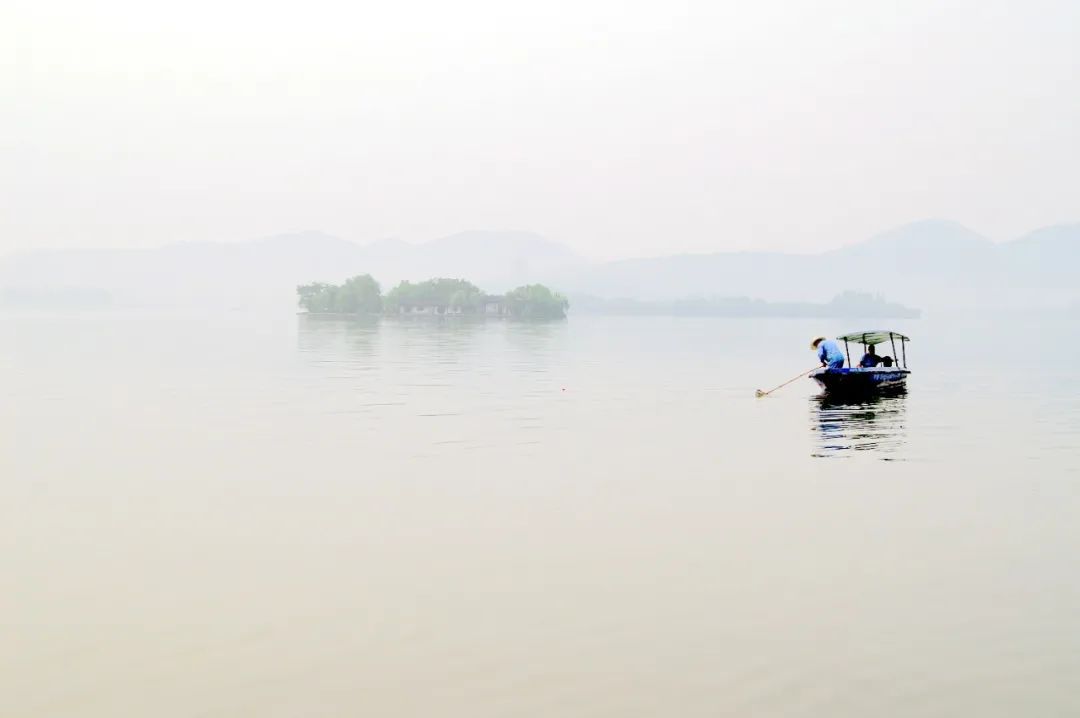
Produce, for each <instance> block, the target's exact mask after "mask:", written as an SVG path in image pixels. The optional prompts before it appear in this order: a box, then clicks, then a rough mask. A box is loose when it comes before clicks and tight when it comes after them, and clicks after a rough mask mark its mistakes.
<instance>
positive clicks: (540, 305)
mask: <svg viewBox="0 0 1080 718" xmlns="http://www.w3.org/2000/svg"><path fill="white" fill-rule="evenodd" d="M503 302H504V303H505V305H506V313H507V314H509V315H510V316H512V317H525V318H528V319H562V318H563V317H565V316H566V310H567V309H569V308H570V302H568V301H567V300H566V297H564V296H562V295H561V294H558V293H557V292H553V291H551V290H550V289H548V288H547V287H545V286H544V285H543V284H527V285H525V286H524V287H518V288H517V289H515V290H513V291H511V292H507V293H506V296H505V297H504V298H503Z"/></svg>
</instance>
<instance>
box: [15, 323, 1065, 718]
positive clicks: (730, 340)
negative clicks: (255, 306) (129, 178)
mask: <svg viewBox="0 0 1080 718" xmlns="http://www.w3.org/2000/svg"><path fill="white" fill-rule="evenodd" d="M851 328H852V327H851V326H849V323H844V324H836V325H831V324H830V323H828V322H817V323H815V322H805V321H776V320H770V321H731V320H696V319H695V320H690V319H681V320H680V319H608V318H605V319H599V318H588V317H573V318H572V319H571V320H569V321H568V322H565V323H557V324H547V325H521V324H505V323H487V324H453V323H450V324H442V325H439V324H431V323H425V322H393V321H386V322H383V323H381V324H370V325H366V324H362V323H354V322H346V321H335V320H326V321H312V320H307V321H305V320H304V319H303V318H297V317H293V316H284V317H276V318H255V317H247V316H242V315H235V316H226V317H216V318H212V319H207V318H199V317H191V316H148V315H138V314H130V315H120V314H108V315H86V316H82V317H60V316H45V315H38V316H6V317H0V430H2V438H0V441H2V442H3V443H2V444H0V449H2V451H0V506H2V509H0V511H2V514H0V523H2V525H0V539H2V541H0V548H2V554H0V559H2V564H0V567H2V571H0V629H2V635H3V640H2V641H0V684H2V685H0V715H4V716H34V717H35V718H48V717H52V716H55V717H57V718H60V717H64V718H69V717H70V716H79V717H80V718H96V717H98V716H100V717H106V716H108V717H109V718H115V717H116V716H158V717H160V716H165V717H171V716H176V717H177V718H181V717H182V718H190V717H191V716H214V717H217V716H221V717H222V718H225V717H230V718H231V717H234V716H259V717H260V718H274V717H278V716H281V717H285V716H288V717H290V718H291V717H293V716H296V717H303V718H312V717H316V716H335V717H337V716H345V715H349V716H354V715H355V716H361V715H363V716H410V717H411V716H417V717H421V716H422V717H424V718H430V717H431V716H467V717H469V718H477V717H484V716H491V717H499V718H502V717H507V716H522V717H526V716H529V717H531V716H538V717H539V716H545V717H546V716H582V717H589V718H592V717H598V716H613V717H614V716H617V717H620V718H622V717H626V716H650V717H651V716H658V715H676V716H720V715H740V716H742V715H754V716H784V717H787V716H826V715H827V716H833V717H835V716H840V717H846V716H851V717H852V718H854V717H859V718H864V717H865V716H869V715H873V716H905V717H909V716H958V715H978V716H980V717H986V716H1016V715H1047V716H1049V715H1054V716H1057V715H1076V714H1078V713H1080V611H1078V610H1077V608H1078V606H1080V565H1078V559H1077V556H1078V553H1080V551H1078V550H1080V521H1078V517H1080V442H1078V440H1077V439H1078V437H1080V389H1078V388H1077V385H1076V377H1077V371H1076V357H1077V356H1078V355H1080V331H1077V330H1078V329H1080V326H1076V325H1074V326H1064V327H1063V326H1062V325H1060V324H1058V325H1056V326H1053V327H1052V326H1050V325H1047V326H1045V327H1041V326H1039V325H1037V324H1032V323H1030V322H1025V323H1020V322H1017V323H1015V324H1008V323H989V322H987V323H971V322H945V321H936V322H935V321H934V320H924V321H920V322H912V323H908V324H906V325H898V326H897V327H896V328H897V329H901V330H906V331H907V332H909V333H910V334H911V335H912V336H913V337H914V339H915V342H914V343H913V344H912V345H911V347H910V350H911V351H910V352H909V360H910V363H911V366H912V369H913V370H914V371H915V373H914V375H913V379H912V382H911V390H910V392H909V394H908V395H907V396H906V397H899V398H892V399H884V400H882V401H880V402H876V403H871V404H867V405H863V406H850V405H839V406H837V405H833V404H830V403H828V402H823V401H822V400H820V399H819V398H817V397H815V396H814V394H815V389H814V385H813V384H812V382H810V381H809V380H806V381H801V382H797V383H796V384H793V385H792V386H790V387H788V388H786V389H783V390H781V391H780V392H778V393H777V394H776V395H774V396H772V397H769V398H767V399H761V400H758V399H755V398H754V389H755V388H770V387H771V386H774V385H776V384H779V383H780V382H782V381H784V380H785V379H787V378H789V377H790V376H791V375H793V374H795V372H797V371H799V370H800V369H803V368H806V369H809V368H810V367H811V366H812V365H813V363H814V359H813V355H812V353H811V351H810V350H809V349H808V347H807V342H808V340H809V339H810V338H811V337H812V336H814V335H815V334H818V333H833V334H836V333H839V332H841V331H846V330H849V329H851ZM856 328H858V327H856ZM1050 331H1053V332H1054V333H1053V335H1052V336H1053V345H1052V347H1051V348H1052V349H1053V354H1052V355H1048V356H1046V357H1043V356H1040V355H1039V353H1038V351H1037V350H1036V349H1026V348H1024V347H1025V346H1027V345H1031V346H1034V345H1036V344H1037V342H1036V340H1037V339H1039V338H1040V334H1042V333H1043V332H1050ZM1029 336H1030V337H1031V340H1030V341H1027V340H1026V337H1029ZM1042 336H1050V335H1049V334H1042Z"/></svg>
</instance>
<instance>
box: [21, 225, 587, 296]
mask: <svg viewBox="0 0 1080 718" xmlns="http://www.w3.org/2000/svg"><path fill="white" fill-rule="evenodd" d="M581 264H582V260H581V259H580V258H578V257H577V256H576V255H575V254H574V253H573V252H572V251H571V250H570V249H569V248H567V247H565V246H563V245H561V244H558V243H556V242H552V241H549V240H546V239H544V238H542V237H540V236H539V235H536V234H532V233H529V232H513V231H506V232H496V231H485V232H462V233H460V234H455V235H452V236H449V237H444V238H442V239H437V240H434V241H432V242H427V243H424V244H409V243H406V242H401V241H397V240H382V241H378V242H374V243H372V244H368V245H362V244H358V243H356V242H351V241H348V240H345V239H341V238H339V237H334V236H331V235H328V234H324V233H322V232H297V233H292V234H282V235H276V236H273V237H267V238H265V239H259V240H255V241H250V242H225V243H215V242H182V243H177V244H170V245H167V246H165V247H162V248H160V249H153V250H70V251H39V252H24V253H21V254H16V255H12V256H9V257H6V258H0V288H4V287H7V288H12V289H50V290H51V289H59V288H64V289H67V288H72V287H75V288H87V289H101V290H106V291H108V292H109V293H110V294H111V295H112V296H113V297H114V298H115V300H116V303H117V304H121V305H123V304H168V305H172V304H178V303H180V304H204V305H209V306H236V305H245V306H246V305H252V304H266V303H274V302H276V303H280V302H281V301H286V302H292V301H294V296H293V289H294V287H295V286H296V285H297V284H301V283H307V282H311V281H329V282H340V281H342V280H344V279H346V278H347V277H350V276H353V275H356V274H372V275H373V276H375V277H376V278H377V279H378V280H379V281H380V282H381V283H382V284H383V285H384V286H385V287H387V288H389V286H392V285H393V284H396V283H397V282H399V281H401V280H402V279H412V280H418V279H427V278H429V277H460V278H468V279H470V280H472V281H475V282H478V283H481V284H482V285H483V286H485V287H488V288H490V289H491V290H492V291H505V290H506V289H510V288H513V287H515V286H519V285H521V284H526V283H529V282H535V281H538V280H539V279H540V278H542V277H545V276H551V275H552V274H557V273H564V272H568V271H572V270H573V269H575V268H576V267H578V266H580V265H581Z"/></svg>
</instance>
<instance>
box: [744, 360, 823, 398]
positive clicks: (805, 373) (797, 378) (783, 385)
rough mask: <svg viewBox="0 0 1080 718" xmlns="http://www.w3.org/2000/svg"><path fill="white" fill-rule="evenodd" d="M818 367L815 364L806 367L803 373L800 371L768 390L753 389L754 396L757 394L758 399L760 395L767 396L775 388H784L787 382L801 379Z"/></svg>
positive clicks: (818, 367)
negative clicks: (808, 367) (811, 367)
mask: <svg viewBox="0 0 1080 718" xmlns="http://www.w3.org/2000/svg"><path fill="white" fill-rule="evenodd" d="M820 368H821V367H820V366H816V367H814V368H813V369H807V370H806V371H804V372H803V373H801V374H797V375H796V376H793V377H792V378H790V379H788V380H787V381H785V382H784V383H783V384H781V385H780V386H777V387H773V388H772V389H769V390H768V391H762V390H761V389H757V390H755V391H754V395H755V396H757V398H758V399H760V398H761V397H763V396H768V395H769V394H772V393H773V392H774V391H776V390H777V389H783V388H784V387H785V386H787V385H788V384H790V383H791V382H793V381H798V380H799V379H802V378H803V377H804V376H806V375H807V374H809V373H810V372H812V371H816V370H818V369H820Z"/></svg>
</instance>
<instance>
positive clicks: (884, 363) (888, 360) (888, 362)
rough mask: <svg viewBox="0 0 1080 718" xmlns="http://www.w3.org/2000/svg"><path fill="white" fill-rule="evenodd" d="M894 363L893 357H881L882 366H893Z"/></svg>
mask: <svg viewBox="0 0 1080 718" xmlns="http://www.w3.org/2000/svg"><path fill="white" fill-rule="evenodd" d="M894 363H895V362H893V358H892V357H890V356H884V357H881V366H883V367H886V368H888V367H891V366H892V365H893V364H894Z"/></svg>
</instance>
